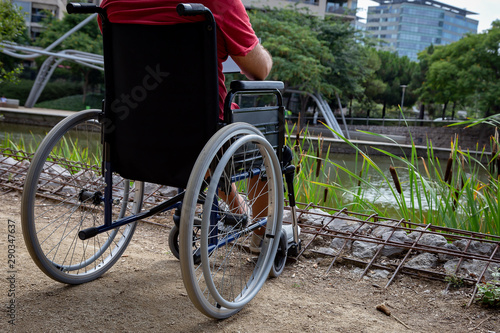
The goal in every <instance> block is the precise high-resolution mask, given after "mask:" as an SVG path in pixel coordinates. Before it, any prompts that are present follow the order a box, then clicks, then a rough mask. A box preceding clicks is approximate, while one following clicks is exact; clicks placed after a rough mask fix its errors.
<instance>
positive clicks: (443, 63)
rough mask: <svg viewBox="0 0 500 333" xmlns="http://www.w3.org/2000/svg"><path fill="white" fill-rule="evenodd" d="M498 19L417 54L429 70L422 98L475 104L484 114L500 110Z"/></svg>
mask: <svg viewBox="0 0 500 333" xmlns="http://www.w3.org/2000/svg"><path fill="white" fill-rule="evenodd" d="M499 43H500V21H495V22H493V24H492V28H491V29H489V30H487V31H486V32H484V33H480V34H471V35H467V36H466V37H464V38H462V39H461V40H459V41H458V42H455V43H452V44H449V45H444V46H432V48H428V49H426V50H425V51H423V52H422V53H420V54H419V59H420V60H421V62H424V64H425V66H427V68H428V71H427V73H426V75H425V81H424V82H423V89H422V91H421V93H422V99H423V100H427V101H430V100H432V101H435V102H438V103H444V104H445V105H446V104H447V103H448V102H453V103H459V104H461V103H462V104H469V105H476V106H477V107H478V108H479V109H480V110H481V111H482V113H483V115H485V116H488V115H490V114H496V113H500V95H499V94H498V91H500V71H499V70H498V68H500V53H499V52H500V50H499V47H498V45H499Z"/></svg>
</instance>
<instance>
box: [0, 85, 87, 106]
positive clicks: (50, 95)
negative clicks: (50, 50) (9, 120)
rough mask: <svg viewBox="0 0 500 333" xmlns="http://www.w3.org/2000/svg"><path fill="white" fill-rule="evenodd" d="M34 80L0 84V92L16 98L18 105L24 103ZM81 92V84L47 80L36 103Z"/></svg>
mask: <svg viewBox="0 0 500 333" xmlns="http://www.w3.org/2000/svg"><path fill="white" fill-rule="evenodd" d="M34 83H35V82H34V81H32V80H20V82H19V83H17V84H15V83H2V84H0V94H1V95H2V96H5V97H7V98H12V99H18V100H19V105H24V104H25V103H26V100H27V99H28V96H29V94H30V91H31V88H32V87H33V84H34ZM81 93H82V84H81V83H77V82H70V81H63V80H60V81H54V82H49V83H47V85H46V86H45V88H44V89H43V92H42V94H41V95H40V98H39V99H38V101H37V102H38V103H40V102H43V101H49V100H54V99H59V98H61V97H65V96H71V95H76V94H81Z"/></svg>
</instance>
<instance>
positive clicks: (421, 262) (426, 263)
mask: <svg viewBox="0 0 500 333" xmlns="http://www.w3.org/2000/svg"><path fill="white" fill-rule="evenodd" d="M438 260H439V258H438V256H437V255H435V254H432V253H421V254H419V255H417V256H416V257H414V258H412V259H411V260H409V261H408V263H407V264H406V266H408V267H411V268H415V269H427V268H434V267H436V266H437V263H438Z"/></svg>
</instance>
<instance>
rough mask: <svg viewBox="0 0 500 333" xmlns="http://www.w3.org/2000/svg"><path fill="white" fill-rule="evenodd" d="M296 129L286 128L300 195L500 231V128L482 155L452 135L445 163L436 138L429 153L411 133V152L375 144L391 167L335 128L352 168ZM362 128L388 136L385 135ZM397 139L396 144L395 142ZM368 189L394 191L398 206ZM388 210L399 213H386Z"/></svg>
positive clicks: (354, 207) (323, 202) (362, 209)
mask: <svg viewBox="0 0 500 333" xmlns="http://www.w3.org/2000/svg"><path fill="white" fill-rule="evenodd" d="M490 122H492V120H491V119H490ZM292 130H293V128H292ZM292 130H290V131H288V132H287V144H288V145H289V146H290V147H291V148H292V149H293V151H294V154H295V161H294V162H295V163H296V166H297V174H296V183H295V190H296V195H297V200H298V201H300V202H306V203H309V202H313V203H315V204H321V205H324V206H328V207H333V208H337V209H341V208H347V209H349V210H350V211H353V212H361V213H366V214H371V213H377V214H379V215H381V216H386V217H392V218H397V219H401V218H404V219H405V220H408V221H412V222H416V223H423V224H429V223H430V224H433V225H439V226H445V227H449V228H456V229H462V230H468V231H474V232H481V233H486V234H493V235H499V234H500V206H499V201H500V191H499V186H500V183H499V179H500V178H499V171H500V152H499V151H500V149H499V148H498V147H500V144H499V138H498V133H497V135H496V136H495V137H494V138H492V139H491V147H492V150H491V154H489V153H488V152H487V151H486V150H485V149H484V148H483V149H482V150H480V149H477V151H479V155H475V154H473V153H471V152H469V151H462V150H461V149H460V148H459V140H458V138H454V139H453V140H452V141H451V142H450V145H451V154H450V157H449V159H448V160H447V161H446V165H442V164H441V161H440V160H439V159H438V158H437V157H436V156H435V155H434V153H433V146H432V142H427V154H426V156H419V155H418V154H417V149H416V146H415V143H414V142H413V139H412V138H410V139H411V150H410V152H409V153H408V154H406V153H405V152H404V151H403V150H401V154H400V156H398V155H396V154H393V153H391V152H389V151H386V150H383V149H378V148H375V149H377V150H378V152H379V153H380V154H382V155H383V156H386V157H387V158H388V159H389V160H390V161H391V163H392V166H391V167H390V168H389V170H382V169H381V168H380V167H379V166H378V165H377V164H376V163H375V162H374V161H373V159H371V158H370V156H368V155H367V154H366V153H364V152H363V151H361V150H360V149H359V148H358V147H357V146H355V145H353V144H352V143H351V142H350V141H349V140H348V139H346V138H344V137H342V135H341V134H340V133H336V132H335V131H333V130H332V131H333V132H335V134H337V135H338V136H339V137H341V139H342V140H344V142H345V143H346V144H347V145H349V146H351V147H352V148H353V149H354V150H355V152H356V153H355V160H356V161H357V163H356V166H355V167H354V168H351V169H350V168H347V167H345V165H342V163H337V162H334V161H331V160H330V158H329V153H330V152H329V151H327V152H326V154H324V155H320V154H319V152H320V151H321V147H322V144H323V143H322V140H321V138H319V139H317V140H318V141H317V142H316V145H314V142H311V141H310V142H306V141H307V140H306V139H304V135H306V132H302V133H301V135H300V137H301V138H300V137H299V136H297V137H296V138H295V140H294V139H293V138H292V135H291V132H292ZM364 133H366V134H370V135H373V136H379V137H384V138H385V139H388V140H390V138H388V137H387V136H384V135H380V134H375V133H370V132H364ZM394 144H395V145H397V143H396V142H394ZM314 146H316V147H319V148H314ZM306 147H307V148H306ZM484 160H488V163H484V162H481V161H484ZM332 170H333V171H332ZM340 174H342V177H340ZM374 175H378V179H382V184H377V186H375V185H374V182H373V181H372V177H374ZM401 175H404V176H405V177H401ZM403 178H404V179H407V180H406V181H405V182H401V181H400V179H403ZM342 179H343V180H342ZM382 189H384V193H382ZM387 190H388V191H387ZM368 191H370V192H373V191H375V192H378V196H379V197H382V196H384V195H385V194H386V192H388V193H390V196H391V197H392V199H391V201H393V202H394V207H392V209H391V208H388V207H385V208H381V207H380V206H379V205H376V204H375V203H374V201H376V200H373V198H371V199H370V201H368V200H367V195H366V194H367V192H368ZM389 214H394V215H395V216H388V215H389Z"/></svg>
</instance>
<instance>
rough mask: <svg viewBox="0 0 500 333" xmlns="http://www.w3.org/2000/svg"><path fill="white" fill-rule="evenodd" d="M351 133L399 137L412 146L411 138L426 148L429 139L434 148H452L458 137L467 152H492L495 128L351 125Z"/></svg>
mask: <svg viewBox="0 0 500 333" xmlns="http://www.w3.org/2000/svg"><path fill="white" fill-rule="evenodd" d="M348 128H349V131H350V132H351V131H357V130H361V131H367V132H373V133H379V134H384V135H398V136H404V137H405V138H406V140H405V142H404V144H411V141H410V133H411V137H412V138H413V141H414V143H415V145H417V146H418V145H421V146H426V145H427V139H429V140H430V141H431V142H432V146H433V147H439V148H450V147H451V144H450V143H451V140H453V138H454V137H455V135H458V143H459V146H460V147H461V148H462V149H463V150H465V149H469V150H481V149H482V148H483V146H486V150H487V151H490V137H491V136H492V135H493V134H494V132H495V129H494V127H493V126H488V125H477V126H473V127H469V128H464V127H463V126H461V127H459V126H452V127H420V126H409V127H405V126H400V127H398V126H369V125H368V126H366V125H349V126H348Z"/></svg>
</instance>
